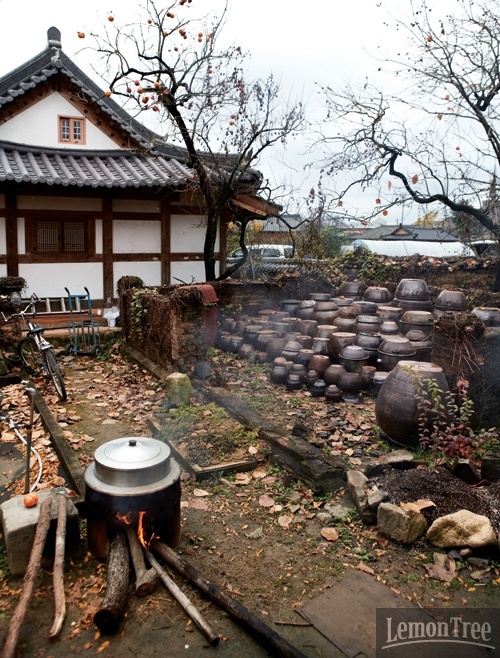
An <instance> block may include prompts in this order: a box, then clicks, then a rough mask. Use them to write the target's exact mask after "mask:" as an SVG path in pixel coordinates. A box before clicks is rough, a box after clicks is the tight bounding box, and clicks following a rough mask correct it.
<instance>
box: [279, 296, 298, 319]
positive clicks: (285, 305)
mask: <svg viewBox="0 0 500 658" xmlns="http://www.w3.org/2000/svg"><path fill="white" fill-rule="evenodd" d="M299 304H300V299H284V300H283V301H282V302H281V308H282V309H283V310H284V311H286V312H287V313H289V314H290V317H294V316H295V311H296V310H297V308H298V306H299Z"/></svg>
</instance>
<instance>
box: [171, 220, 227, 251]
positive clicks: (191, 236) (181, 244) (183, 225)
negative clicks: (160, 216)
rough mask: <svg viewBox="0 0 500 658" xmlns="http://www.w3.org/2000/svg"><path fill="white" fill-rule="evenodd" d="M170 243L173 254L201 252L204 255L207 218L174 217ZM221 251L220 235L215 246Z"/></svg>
mask: <svg viewBox="0 0 500 658" xmlns="http://www.w3.org/2000/svg"><path fill="white" fill-rule="evenodd" d="M170 222H171V223H170V227H171V229H170V242H171V245H172V247H171V248H172V253H180V252H183V251H185V252H190V253H193V252H199V253H201V254H202V253H203V243H204V241H205V217H204V215H191V216H189V215H172V217H171V220H170ZM218 249H219V235H218V234H217V240H216V244H215V250H216V251H218Z"/></svg>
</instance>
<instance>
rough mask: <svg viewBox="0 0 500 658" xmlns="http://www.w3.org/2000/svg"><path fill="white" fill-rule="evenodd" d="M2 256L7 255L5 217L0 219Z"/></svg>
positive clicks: (0, 250)
mask: <svg viewBox="0 0 500 658" xmlns="http://www.w3.org/2000/svg"><path fill="white" fill-rule="evenodd" d="M0 254H2V256H5V255H6V254H7V238H6V235H5V217H0Z"/></svg>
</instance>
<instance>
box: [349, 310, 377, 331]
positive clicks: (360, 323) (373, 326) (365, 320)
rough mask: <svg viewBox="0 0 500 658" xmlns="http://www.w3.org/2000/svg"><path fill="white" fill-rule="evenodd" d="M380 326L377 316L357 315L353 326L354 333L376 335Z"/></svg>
mask: <svg viewBox="0 0 500 658" xmlns="http://www.w3.org/2000/svg"><path fill="white" fill-rule="evenodd" d="M380 324H381V323H380V318H379V317H378V315H358V317H357V318H356V322H355V324H354V333H356V334H359V333H360V332H363V333H364V334H376V333H378V330H379V327H380Z"/></svg>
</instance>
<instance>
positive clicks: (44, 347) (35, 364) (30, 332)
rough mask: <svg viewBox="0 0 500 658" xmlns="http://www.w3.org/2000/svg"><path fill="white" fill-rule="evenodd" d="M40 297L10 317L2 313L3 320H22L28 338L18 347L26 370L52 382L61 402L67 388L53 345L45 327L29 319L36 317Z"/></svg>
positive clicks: (7, 321) (6, 321)
mask: <svg viewBox="0 0 500 658" xmlns="http://www.w3.org/2000/svg"><path fill="white" fill-rule="evenodd" d="M37 301H38V297H37V296H36V295H32V296H31V299H30V301H29V303H28V304H27V306H26V307H25V308H24V309H23V310H20V311H18V312H17V313H12V314H11V315H10V316H9V317H7V316H6V315H5V313H3V311H2V318H3V320H4V322H5V323H6V324H8V323H9V322H12V321H13V320H15V319H17V318H20V319H21V320H22V321H23V322H24V325H25V328H26V336H25V337H24V338H22V339H21V340H20V341H19V343H18V345H17V353H18V355H19V358H20V359H21V362H22V364H23V366H24V369H25V370H26V372H27V373H28V374H29V375H33V376H35V377H38V376H41V375H43V376H44V377H45V379H47V380H49V379H50V380H51V381H52V383H53V384H54V388H55V389H56V392H57V395H58V396H59V399H60V400H61V402H64V401H65V400H66V398H67V394H66V387H65V386H64V379H63V374H62V371H61V368H60V367H59V364H58V363H57V360H56V357H55V355H54V351H53V345H52V344H51V343H49V342H48V341H47V340H46V339H45V338H44V336H43V334H44V332H45V327H42V326H40V325H38V324H36V323H35V322H33V321H32V320H30V319H29V317H30V316H31V317H32V318H34V317H35V316H36V306H35V305H36V302H37Z"/></svg>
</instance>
